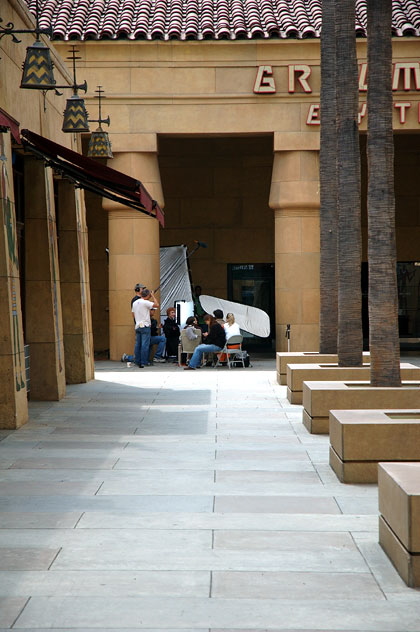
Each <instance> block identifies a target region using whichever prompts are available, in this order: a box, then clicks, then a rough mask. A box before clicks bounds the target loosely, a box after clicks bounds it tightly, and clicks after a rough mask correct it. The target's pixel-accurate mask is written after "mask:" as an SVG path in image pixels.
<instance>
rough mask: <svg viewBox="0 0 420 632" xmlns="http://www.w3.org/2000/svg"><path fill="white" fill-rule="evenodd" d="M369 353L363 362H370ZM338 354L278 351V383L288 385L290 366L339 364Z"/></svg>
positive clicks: (365, 353) (366, 352)
mask: <svg viewBox="0 0 420 632" xmlns="http://www.w3.org/2000/svg"><path fill="white" fill-rule="evenodd" d="M369 358H370V353H369V351H364V352H363V361H364V362H369ZM337 362H338V357H337V354H336V353H319V352H318V351H278V352H277V353H276V368H277V382H278V383H279V384H282V385H283V386H284V385H285V384H287V365H288V364H320V363H321V364H325V363H335V364H336V363H337Z"/></svg>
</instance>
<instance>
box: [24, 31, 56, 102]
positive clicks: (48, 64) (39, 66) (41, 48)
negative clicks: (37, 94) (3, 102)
mask: <svg viewBox="0 0 420 632" xmlns="http://www.w3.org/2000/svg"><path fill="white" fill-rule="evenodd" d="M38 37H39V36H38V35H37V39H36V40H35V42H34V43H33V44H32V46H28V48H27V49H26V58H25V61H24V64H23V74H22V81H21V83H20V87H21V88H33V89H36V90H52V89H54V88H55V87H56V85H55V84H56V82H55V79H54V74H53V68H54V64H53V62H52V59H51V51H50V49H49V48H48V46H45V45H44V44H43V43H42V42H40V41H39V39H38Z"/></svg>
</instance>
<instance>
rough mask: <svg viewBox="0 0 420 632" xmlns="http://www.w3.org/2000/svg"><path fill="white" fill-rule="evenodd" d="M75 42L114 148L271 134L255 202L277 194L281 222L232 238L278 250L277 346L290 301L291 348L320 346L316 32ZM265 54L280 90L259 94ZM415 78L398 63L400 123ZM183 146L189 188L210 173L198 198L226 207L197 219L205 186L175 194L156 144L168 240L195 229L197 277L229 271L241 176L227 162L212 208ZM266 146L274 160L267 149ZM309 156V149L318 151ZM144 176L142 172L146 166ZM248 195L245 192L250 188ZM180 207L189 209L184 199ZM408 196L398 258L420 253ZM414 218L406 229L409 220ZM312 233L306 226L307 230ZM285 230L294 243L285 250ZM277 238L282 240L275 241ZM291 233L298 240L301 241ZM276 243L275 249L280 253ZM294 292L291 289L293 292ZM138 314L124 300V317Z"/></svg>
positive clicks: (250, 251)
mask: <svg viewBox="0 0 420 632" xmlns="http://www.w3.org/2000/svg"><path fill="white" fill-rule="evenodd" d="M58 46H59V48H60V50H65V49H66V48H67V47H68V45H67V44H66V43H58ZM78 47H79V49H80V55H81V57H82V61H81V62H79V68H80V70H79V72H80V73H81V75H82V74H83V78H86V79H87V81H88V84H89V91H88V101H89V110H90V113H91V116H96V112H97V109H96V102H95V101H94V100H92V97H93V96H94V90H95V89H96V86H97V85H102V86H103V88H104V89H105V91H106V97H107V99H106V101H105V102H104V113H105V115H108V114H109V115H110V117H111V127H110V135H111V140H112V143H113V150H114V151H116V152H135V151H138V150H139V149H140V150H141V151H144V147H145V146H147V143H148V139H149V138H150V139H151V143H152V144H153V142H154V140H153V139H154V138H155V137H156V136H157V140H158V147H159V146H162V147H164V146H165V142H166V140H165V137H166V136H177V137H179V138H182V137H188V136H194V137H200V138H203V137H204V138H206V137H208V138H215V137H216V138H220V137H222V138H223V137H234V136H237V135H239V136H240V135H246V136H248V137H250V139H251V138H252V137H255V136H259V135H264V134H268V135H272V136H273V139H274V140H273V154H272V163H273V164H276V156H278V157H279V158H280V163H282V164H283V165H284V169H283V168H282V167H280V168H276V170H275V174H274V176H273V179H272V183H271V188H270V190H269V191H267V188H266V189H265V192H264V191H262V190H261V191H260V193H259V194H260V196H261V197H260V199H259V202H258V203H257V204H258V208H261V209H262V208H264V209H265V210H264V213H265V212H266V210H267V208H268V204H269V200H270V204H271V207H272V211H271V212H272V214H273V219H272V220H271V219H268V216H267V215H261V217H263V218H264V228H263V233H264V230H269V226H270V224H271V226H274V216H276V218H277V219H276V222H275V229H274V234H273V235H272V236H270V237H268V236H267V235H266V234H264V236H261V232H260V231H259V230H258V229H256V227H255V226H254V227H251V225H249V226H248V227H247V230H249V232H250V233H251V232H252V228H254V229H256V230H254V232H253V236H252V240H251V242H250V241H249V234H248V233H247V232H245V233H244V234H243V236H241V237H238V238H237V240H236V241H235V248H237V250H239V251H240V253H241V254H243V257H244V259H245V257H246V258H247V259H250V260H252V259H258V260H259V259H260V253H261V252H263V251H264V252H265V253H267V252H270V253H271V257H272V259H271V260H272V261H274V260H275V261H276V291H277V297H276V301H277V316H276V320H277V328H278V331H277V337H278V346H279V345H285V344H286V341H285V339H284V336H283V327H284V324H285V323H284V320H285V318H286V317H285V315H284V314H285V313H286V312H287V320H288V321H289V322H291V324H292V331H293V326H295V331H296V332H297V327H299V328H300V329H299V334H298V335H296V336H295V338H294V340H295V343H292V347H293V344H295V345H296V346H295V347H293V348H294V349H295V350H300V349H317V346H318V333H317V328H318V300H319V281H318V279H317V277H315V276H314V275H313V274H309V273H310V272H311V270H312V268H313V267H314V266H316V265H317V263H316V262H317V260H318V259H317V257H318V253H319V246H318V245H317V240H318V237H317V234H318V233H317V231H318V217H317V216H318V210H317V204H318V200H317V196H318V192H317V186H316V180H314V175H313V169H312V168H310V169H308V170H305V169H304V168H302V154H301V152H309V153H310V154H311V153H316V152H317V150H318V148H319V125H316V124H308V114H309V113H310V111H311V110H312V111H313V116H312V122H314V123H316V121H317V106H318V105H319V87H320V69H319V41H318V40H305V41H297V40H276V41H264V40H258V41H235V42H230V41H219V42H215V41H205V42H178V41H168V42H163V41H153V42H143V41H136V42H127V41H112V42H106V41H101V42H97V41H88V42H82V43H79V44H78ZM418 47H419V44H418V40H417V39H415V38H411V39H397V38H396V39H395V40H394V61H395V62H404V61H416V60H417V58H418V50H419V49H418ZM358 54H359V61H360V64H362V63H365V62H366V42H365V41H364V40H359V41H358ZM265 65H266V66H271V68H272V78H273V80H274V83H275V93H273V94H254V92H253V90H254V82H255V79H256V75H257V70H258V67H259V66H265ZM293 65H296V66H302V65H303V66H304V67H305V66H309V67H310V76H309V77H308V82H309V86H310V88H311V90H312V91H311V92H308V91H305V86H304V85H301V84H300V83H299V80H298V79H299V76H300V72H297V73H296V74H295V75H293V74H290V68H289V67H290V66H293ZM291 79H294V88H293V90H294V91H293V92H290V91H289V82H290V80H291ZM410 81H411V89H410V90H405V89H404V85H403V75H402V74H401V78H400V82H399V86H398V90H397V91H396V92H395V93H394V96H395V102H396V103H406V102H409V103H410V106H407V107H405V106H399V107H397V108H395V110H394V127H395V130H396V131H397V132H414V133H418V132H420V123H419V109H418V107H419V95H420V90H418V89H416V86H415V83H414V75H413V73H411V77H410ZM365 101H366V93H365V92H363V91H361V93H360V103H361V112H363V104H364V103H365ZM403 112H404V113H405V115H406V120H405V122H403V119H402V113H403ZM360 129H361V131H364V130H365V129H366V117H365V116H362V117H361V123H360ZM160 139H162V143H160ZM174 142H175V141H174ZM250 142H252V140H250ZM180 146H181V145H180ZM183 151H184V150H182V151H181V150H180V154H179V156H178V157H179V158H182V161H183V164H182V165H177V169H179V168H182V169H184V173H185V172H186V171H187V170H188V169H191V170H193V171H194V178H192V179H191V182H192V189H193V188H195V187H197V186H199V185H200V183H202V184H203V189H202V193H203V194H202V195H201V200H200V204H201V205H202V206H203V207H204V208H208V209H209V210H210V211H211V213H215V214H214V219H216V217H217V218H219V219H218V221H217V222H216V221H215V222H214V225H213V227H212V228H211V229H210V230H209V226H208V223H209V217H208V215H207V214H206V213H205V212H203V211H202V210H201V209H200V210H199V212H197V216H196V217H195V218H194V220H193V221H194V223H193V224H192V223H191V222H192V220H191V217H190V216H189V214H188V212H187V211H186V209H188V208H191V207H193V206H194V207H195V202H196V201H197V197H196V195H195V193H194V191H193V190H190V191H184V192H183V193H182V195H181V194H180V195H179V196H178V197H177V194H173V179H174V173H173V171H174V170H172V172H171V169H170V164H169V163H168V161H167V158H166V157H165V156H164V154H162V155H160V156H159V161H160V165H161V184H162V188H163V193H164V194H165V193H166V192H165V187H166V189H167V190H168V192H169V197H168V199H166V205H167V206H166V212H167V229H165V231H161V243H162V244H168V243H186V242H188V240H189V239H197V238H198V239H209V241H210V242H211V243H212V249H211V251H210V252H204V251H202V252H199V253H198V255H197V258H196V259H195V260H194V261H193V262H192V265H193V271H194V277H195V278H197V281H198V280H200V281H201V280H202V278H206V277H208V274H209V271H210V270H216V271H217V275H218V277H219V278H221V279H225V278H226V252H227V250H228V245H229V244H228V242H229V230H230V229H231V227H228V226H226V225H225V224H224V223H223V222H225V223H226V219H227V218H228V217H229V216H230V217H231V219H232V222H235V223H236V222H237V221H239V224H240V225H243V224H246V222H247V221H249V216H247V215H246V213H247V211H246V210H244V208H243V209H242V211H241V215H240V217H239V220H237V219H234V213H233V214H232V210H231V209H230V210H229V208H228V207H229V204H231V203H232V198H233V197H234V192H235V187H237V179H236V180H235V182H234V181H233V178H231V177H230V176H229V169H231V167H226V182H227V183H228V186H231V189H230V195H229V196H227V198H230V199H229V203H226V212H225V214H224V215H223V219H222V218H221V212H220V210H219V209H218V210H217V211H214V209H215V207H217V206H218V204H217V202H216V200H217V195H213V201H212V202H210V203H209V202H206V204H207V206H206V204H204V202H203V198H204V197H206V196H205V195H204V189H205V182H204V181H202V180H200V178H198V179H197V173H198V171H199V170H200V165H198V164H194V165H192V164H191V163H192V162H193V160H192V159H191V156H188V157H186V155H185V152H184V153H182V152H183ZM284 152H287V153H288V154H289V153H292V152H297V154H296V156H295V158H293V157H288V158H287V160H282V159H281V155H282V154H283V153H284ZM401 155H402V154H401ZM266 158H267V162H268V155H267V156H266ZM308 159H309V160H312V159H313V157H312V158H308ZM200 160H201V167H204V165H205V164H206V162H205V160H204V159H203V158H200ZM188 161H189V162H188ZM400 162H401V159H400ZM110 164H112V163H110ZM410 164H411V163H410ZM168 165H169V167H168ZM293 165H295V166H293ZM286 167H287V168H286ZM204 171H205V170H204V169H203V172H204ZM401 172H404V167H402V168H401ZM231 173H232V172H231ZM273 173H274V172H273ZM131 175H133V174H131ZM207 175H208V174H205V176H204V177H205V178H206V176H207ZM138 177H139V178H140V179H141V177H142V176H141V173H139V174H138ZM229 181H230V185H229ZM314 186H315V188H314ZM304 191H306V193H307V196H306V197H307V200H308V201H309V203H306V202H304V201H303V200H302V201H301V202H300V203H299V204H296V203H295V202H296V199H297V198H299V196H300V197H302V194H303V192H304ZM311 192H312V193H311ZM397 194H398V196H399V199H400V200H402V199H403V198H404V197H406V195H407V194H406V192H404V191H400V190H399V189H398V185H397ZM264 196H265V197H264ZM207 197H208V196H207ZM181 198H182V199H181ZM246 198H247V196H246V194H244V196H243V199H246ZM295 198H296V199H295ZM314 201H315V205H314ZM415 204H416V203H415ZM180 208H182V209H183V210H181V211H180ZM291 208H292V209H293V210H292V211H291V210H290V209H291ZM309 208H310V210H309ZM404 208H405V209H406V208H407V206H406V204H405V203H402V202H401V203H400V202H398V244H399V258H401V257H402V256H404V257H408V256H409V253H411V255H410V258H411V256H412V258H415V259H417V258H420V255H417V256H414V255H416V253H417V248H416V241H418V240H417V233H416V231H411V230H410V229H411V228H412V223H413V221H414V222H416V226H417V219H415V220H414V219H413V216H411V215H410V219H408V220H406V219H403V216H404V215H407V212H408V211H404V210H403V209H404ZM287 209H289V210H287ZM269 212H270V211H269ZM279 213H280V214H281V217H279ZM200 214H201V215H202V219H201V220H199V217H200ZM203 215H204V216H203ZM407 221H408V224H407ZM200 222H201V223H200ZM271 222H273V223H271ZM404 222H405V223H404ZM406 224H407V227H409V228H408V230H407V228H405V225H406ZM286 225H287V226H286ZM293 226H298V227H299V231H300V232H294V231H293ZM285 227H286V228H285ZM284 230H286V232H284ZM198 232H200V235H198ZM286 233H287V234H289V233H290V235H291V237H290V239H289V238H287V239H286V237H285V235H286ZM202 235H203V236H202ZM304 235H310V238H309V241H308V239H307V238H306V237H304ZM215 239H216V241H219V242H220V243H221V244H223V245H222V247H221V248H219V249H218V248H214V247H213V241H214V240H215ZM286 241H287V248H286V250H287V252H283V251H282V250H283V249H284V243H285V242H286ZM273 242H275V243H276V244H278V246H275V247H274V246H273ZM245 244H246V247H245ZM282 244H283V245H282ZM293 244H295V245H296V248H295V250H293V248H294V246H293ZM308 244H309V245H308ZM409 244H411V247H409ZM274 251H276V252H277V255H276V257H275V255H274ZM400 253H401V254H400ZM302 257H304V258H305V259H307V260H308V262H309V260H310V259H311V260H312V262H313V263H312V268H311V266H309V268H308V274H309V276H310V277H311V280H310V281H309V280H308V279H309V276H308V274H306V273H305V268H301V269H300V270H299V269H298V264H297V262H302V260H303V259H302ZM308 265H309V264H308ZM286 277H287V278H288V279H291V278H292V279H295V281H294V284H295V286H296V287H294V288H289V287H288V283H289V281H287V282H286V281H285V279H286ZM308 283H309V285H308ZM203 285H205V284H204V283H203ZM213 289H214V291H217V292H218V293H220V294H221V295H224V294H225V292H226V285H225V282H224V281H223V282H220V283H217V284H214V285H213ZM290 292H292V293H293V297H292V298H293V300H291V294H290ZM281 293H282V295H283V297H284V296H286V294H287V296H288V301H287V302H286V303H283V300H282V299H280V294H281ZM289 299H290V300H289ZM282 314H283V315H282ZM130 318H131V316H130V314H129V313H128V312H127V315H126V319H127V325H128V323H129V319H130ZM279 348H280V347H279ZM124 351H125V349H124Z"/></svg>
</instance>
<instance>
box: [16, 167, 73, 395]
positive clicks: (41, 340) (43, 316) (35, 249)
mask: <svg viewBox="0 0 420 632" xmlns="http://www.w3.org/2000/svg"><path fill="white" fill-rule="evenodd" d="M25 269H26V288H25V289H26V294H25V299H26V300H25V305H26V322H25V331H26V342H27V343H28V344H29V345H30V354H31V399H38V400H58V399H61V398H62V397H63V396H64V395H65V391H66V379H65V361H64V345H63V323H62V312H61V292H60V273H59V266H58V248H57V227H56V217H55V205H54V183H53V177H52V172H51V169H49V168H47V169H46V168H44V163H43V162H42V161H40V160H36V159H35V158H26V159H25Z"/></svg>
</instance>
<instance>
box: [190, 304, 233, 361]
mask: <svg viewBox="0 0 420 632" xmlns="http://www.w3.org/2000/svg"><path fill="white" fill-rule="evenodd" d="M204 321H205V322H206V324H207V326H208V328H209V331H208V333H204V334H203V337H204V338H205V342H204V343H203V344H201V345H198V347H196V348H195V351H194V353H193V355H192V358H191V360H190V363H189V365H188V366H187V367H185V369H184V370H185V371H188V370H190V371H194V370H195V369H199V368H200V367H201V362H202V359H203V354H204V353H216V352H217V351H221V350H222V349H223V347H224V346H225V341H226V336H225V330H224V329H223V327H222V325H219V323H218V322H217V321H216V319H215V318H214V316H210V314H206V315H205V316H204Z"/></svg>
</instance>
